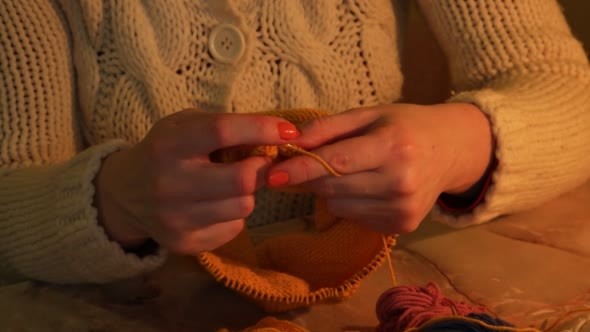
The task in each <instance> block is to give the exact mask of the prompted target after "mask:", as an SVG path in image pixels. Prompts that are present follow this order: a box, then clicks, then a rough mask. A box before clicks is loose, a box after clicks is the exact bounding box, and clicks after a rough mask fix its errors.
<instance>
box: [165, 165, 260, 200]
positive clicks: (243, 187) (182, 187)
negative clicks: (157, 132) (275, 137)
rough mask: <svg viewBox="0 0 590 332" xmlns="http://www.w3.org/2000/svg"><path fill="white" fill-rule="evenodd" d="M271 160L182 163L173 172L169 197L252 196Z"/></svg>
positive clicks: (210, 198)
mask: <svg viewBox="0 0 590 332" xmlns="http://www.w3.org/2000/svg"><path fill="white" fill-rule="evenodd" d="M270 163H271V162H270V160H269V159H268V158H264V157H250V158H247V159H243V160H240V161H237V162H235V163H231V164H230V163H228V164H207V165H195V164H194V163H190V162H185V163H183V164H182V165H181V166H180V169H178V170H174V171H173V172H172V175H171V178H170V179H169V180H168V181H169V182H170V183H169V184H164V186H167V187H169V188H170V189H168V190H165V191H166V192H168V194H167V195H168V196H169V199H170V200H182V201H191V202H194V201H201V200H214V199H221V198H227V197H234V196H244V195H251V194H253V193H254V192H255V191H256V190H257V189H259V188H260V187H262V186H263V185H264V182H265V175H266V172H267V170H268V168H269V166H270Z"/></svg>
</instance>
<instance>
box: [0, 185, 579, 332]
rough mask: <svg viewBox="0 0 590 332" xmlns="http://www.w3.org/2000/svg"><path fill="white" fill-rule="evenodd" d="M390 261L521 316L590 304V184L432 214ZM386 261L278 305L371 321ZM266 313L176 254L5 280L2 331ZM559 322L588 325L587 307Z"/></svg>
mask: <svg viewBox="0 0 590 332" xmlns="http://www.w3.org/2000/svg"><path fill="white" fill-rule="evenodd" d="M392 257H393V261H394V264H395V268H396V273H397V278H398V281H399V283H400V284H413V285H420V286H424V285H425V284H426V283H427V282H431V281H432V282H435V283H437V284H438V285H439V286H440V287H441V288H442V290H443V292H444V293H445V295H446V296H448V297H451V298H453V299H457V300H465V301H471V302H473V303H477V304H481V305H484V306H486V307H487V308H489V309H490V310H491V311H493V312H494V313H496V314H498V315H500V316H501V317H503V318H504V319H507V320H509V321H511V322H514V323H516V324H517V325H521V326H528V325H534V326H537V327H540V326H543V324H545V325H544V326H547V324H551V323H552V322H553V321H554V320H555V319H556V317H559V316H562V315H563V314H564V313H566V312H568V311H571V310H575V309H580V308H590V184H588V185H585V186H583V187H581V188H579V189H578V190H575V191H573V192H571V193H569V194H567V195H564V196H562V197H560V198H558V199H556V200H554V201H552V202H549V203H547V204H545V205H543V206H542V207H539V208H537V209H534V210H531V211H528V212H525V213H520V214H518V215H513V216H509V217H505V218H503V219H500V220H498V221H495V222H491V223H488V224H485V225H482V226H477V227H472V228H468V229H463V230H452V229H449V228H446V227H444V226H442V225H438V224H435V223H433V222H429V221H426V222H425V223H424V224H423V225H422V226H421V227H420V229H419V230H418V231H416V232H415V233H413V234H410V235H406V236H402V237H401V238H400V240H399V244H398V246H397V247H396V249H395V250H394V252H393V254H392ZM391 283H392V282H391V279H390V277H389V274H388V271H387V269H386V268H383V269H381V270H379V271H378V272H376V273H374V274H373V275H371V276H370V277H369V279H368V280H367V281H366V282H365V283H364V284H363V285H362V286H361V288H360V290H359V292H358V293H357V294H355V295H354V296H353V297H352V298H351V299H350V300H348V301H346V302H344V303H340V304H326V305H317V306H314V307H312V308H308V309H305V310H298V311H294V312H289V313H286V314H283V315H280V316H279V317H280V318H284V319H290V320H292V321H294V322H296V323H298V324H300V325H302V326H305V327H307V328H308V329H310V330H312V331H327V332H329V331H372V330H373V328H374V327H375V326H376V324H377V320H376V317H375V314H374V311H375V310H374V309H375V308H374V307H375V302H376V300H377V298H378V296H379V295H380V294H381V293H382V292H383V291H385V290H386V289H388V288H389V287H391ZM264 316H265V313H263V312H261V311H260V310H259V309H258V308H256V307H255V306H253V305H252V304H250V303H248V302H247V301H245V300H243V299H241V298H239V297H237V296H236V295H234V294H233V293H231V292H229V291H227V290H226V289H224V288H223V287H221V286H219V285H218V284H216V283H215V282H213V281H212V280H210V279H209V278H208V277H207V276H206V275H204V274H202V273H201V272H199V271H198V269H197V267H196V265H195V263H194V261H193V260H191V259H188V258H180V257H172V258H171V259H170V260H169V261H168V263H167V264H166V265H165V266H164V267H163V268H162V269H161V270H159V271H156V272H155V273H153V274H152V275H149V276H146V277H144V278H141V279H138V280H130V281H125V282H120V283H117V284H115V285H109V286H103V287H97V286H85V287H80V286H77V287H63V286H62V287H56V286H50V285H43V284H39V283H32V282H21V283H12V284H11V283H5V284H3V285H2V286H1V287H0V331H93V332H99V331H108V332H117V331H142V332H148V331H174V332H183V331H216V330H217V329H218V328H221V327H227V328H230V329H239V328H244V327H246V326H249V325H251V324H254V323H255V322H256V321H257V320H259V319H260V318H262V317H264ZM555 331H572V332H573V331H590V312H586V313H579V314H577V315H571V316H570V317H567V318H566V320H565V322H564V323H563V324H560V327H559V328H558V329H556V330H555Z"/></svg>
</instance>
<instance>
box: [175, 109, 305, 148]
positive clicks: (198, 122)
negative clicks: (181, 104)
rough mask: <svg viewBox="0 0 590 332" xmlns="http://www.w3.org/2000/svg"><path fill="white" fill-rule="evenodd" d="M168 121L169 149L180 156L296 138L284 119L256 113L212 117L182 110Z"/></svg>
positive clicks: (293, 130)
mask: <svg viewBox="0 0 590 332" xmlns="http://www.w3.org/2000/svg"><path fill="white" fill-rule="evenodd" d="M183 112H186V113H183V114H181V115H178V116H177V117H176V118H171V119H170V120H169V125H168V128H170V130H172V131H173V134H174V136H173V140H172V141H173V142H174V143H175V144H173V145H172V146H171V147H170V148H171V149H172V150H173V151H175V152H177V153H179V154H182V155H194V154H200V155H202V154H209V153H211V152H213V151H215V150H217V149H221V148H225V147H231V146H238V145H279V144H284V143H286V142H288V141H290V140H291V139H293V138H295V137H297V136H298V131H297V129H296V127H295V125H293V124H292V123H290V122H287V121H286V120H284V119H281V118H278V117H272V116H266V115H256V114H214V113H202V112H196V111H183Z"/></svg>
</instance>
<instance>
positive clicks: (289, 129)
mask: <svg viewBox="0 0 590 332" xmlns="http://www.w3.org/2000/svg"><path fill="white" fill-rule="evenodd" d="M277 127H278V129H279V137H281V138H282V139H284V140H292V139H295V138H297V137H299V130H297V127H295V125H294V124H292V123H289V122H280V123H279V124H278V125H277Z"/></svg>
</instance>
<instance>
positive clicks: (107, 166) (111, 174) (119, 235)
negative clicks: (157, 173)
mask: <svg viewBox="0 0 590 332" xmlns="http://www.w3.org/2000/svg"><path fill="white" fill-rule="evenodd" d="M126 153H127V152H126V151H118V152H115V153H112V154H111V155H109V156H107V157H106V158H105V159H104V160H103V162H102V165H101V168H100V170H99V172H98V174H97V176H96V177H95V179H94V187H95V194H94V206H95V208H96V210H97V222H98V224H99V225H100V226H102V227H103V229H104V230H105V233H106V235H107V237H108V238H109V239H111V240H112V241H114V242H117V243H118V244H119V245H121V247H123V248H124V249H133V248H137V247H140V246H141V245H143V244H144V243H145V242H146V241H147V240H148V239H149V237H148V236H147V234H145V232H143V231H141V230H140V229H139V228H137V227H135V226H134V225H133V222H132V220H133V218H132V217H131V216H130V215H129V214H128V213H126V212H125V209H123V208H122V207H121V205H120V204H118V203H117V202H116V199H115V196H114V193H116V192H120V191H121V190H122V189H124V188H122V189H119V188H117V184H118V183H120V179H121V176H120V175H121V173H122V172H120V170H119V169H120V167H119V166H120V165H125V161H124V159H125V154H126Z"/></svg>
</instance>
